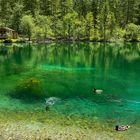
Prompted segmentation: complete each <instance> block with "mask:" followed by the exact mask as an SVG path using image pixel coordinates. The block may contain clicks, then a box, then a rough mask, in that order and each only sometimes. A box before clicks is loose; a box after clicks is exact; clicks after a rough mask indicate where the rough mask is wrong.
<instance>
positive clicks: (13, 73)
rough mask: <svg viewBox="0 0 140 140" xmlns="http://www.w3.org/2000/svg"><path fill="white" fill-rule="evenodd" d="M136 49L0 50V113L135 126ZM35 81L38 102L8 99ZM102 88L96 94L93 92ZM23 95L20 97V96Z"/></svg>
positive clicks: (139, 51) (139, 63)
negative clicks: (47, 103) (24, 84)
mask: <svg viewBox="0 0 140 140" xmlns="http://www.w3.org/2000/svg"><path fill="white" fill-rule="evenodd" d="M139 72H140V44H138V43H137V44H136V43H135V44H134V43H133V44H132V43H129V44H128V43H126V44H123V43H121V44H108V43H106V44H103V43H77V44H68V43H66V44H65V43H63V44H62V43H61V44H59V43H58V44H47V45H39V44H37V45H28V44H21V45H2V44H1V45H0V110H2V111H3V110H9V111H27V112H28V111H31V110H32V111H35V112H36V111H38V112H41V111H43V110H45V98H49V97H56V98H60V99H61V101H60V102H58V103H57V102H56V103H55V104H54V105H52V106H51V107H50V110H51V111H52V112H58V113H60V114H63V115H67V116H68V115H70V116H79V117H81V116H83V117H88V118H94V119H96V120H97V121H101V120H104V121H108V120H114V122H115V123H118V124H122V123H123V124H140V121H139V118H140V76H139ZM29 78H35V79H38V80H39V81H41V87H42V91H43V93H44V95H45V96H44V97H43V98H40V99H38V100H37V99H36V100H34V99H32V98H31V99H29V100H28V99H27V98H28V97H26V98H25V97H24V98H22V97H21V98H14V97H13V96H11V95H12V93H13V92H15V89H16V86H17V85H18V84H19V83H20V82H21V81H23V80H26V79H29ZM94 87H95V88H99V89H103V91H104V92H103V93H102V94H101V95H96V94H94V93H93V88H94ZM25 94H26V93H25Z"/></svg>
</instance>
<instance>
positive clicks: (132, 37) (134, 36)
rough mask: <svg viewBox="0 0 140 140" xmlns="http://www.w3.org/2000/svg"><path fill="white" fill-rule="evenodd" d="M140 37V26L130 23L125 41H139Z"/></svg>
mask: <svg viewBox="0 0 140 140" xmlns="http://www.w3.org/2000/svg"><path fill="white" fill-rule="evenodd" d="M139 37H140V26H139V25H135V24H133V23H130V24H128V25H127V26H126V34H125V39H126V40H127V41H139V40H138V39H139Z"/></svg>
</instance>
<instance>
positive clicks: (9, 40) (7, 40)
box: [3, 39, 13, 43]
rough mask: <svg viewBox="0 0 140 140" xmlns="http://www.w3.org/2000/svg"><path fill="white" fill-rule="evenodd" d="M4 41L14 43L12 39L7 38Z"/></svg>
mask: <svg viewBox="0 0 140 140" xmlns="http://www.w3.org/2000/svg"><path fill="white" fill-rule="evenodd" d="M3 43H13V41H12V40H11V39H5V40H4V41H3Z"/></svg>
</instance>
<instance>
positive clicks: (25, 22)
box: [21, 15, 35, 41]
mask: <svg viewBox="0 0 140 140" xmlns="http://www.w3.org/2000/svg"><path fill="white" fill-rule="evenodd" d="M34 27H35V25H34V21H33V18H32V16H28V15H25V16H23V17H22V19H21V30H22V33H24V34H25V35H26V34H27V36H28V38H29V41H30V40H31V37H32V34H33V30H34Z"/></svg>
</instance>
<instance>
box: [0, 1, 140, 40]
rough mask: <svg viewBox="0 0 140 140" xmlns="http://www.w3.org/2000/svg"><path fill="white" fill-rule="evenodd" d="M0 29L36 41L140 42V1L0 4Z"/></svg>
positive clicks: (15, 2)
mask: <svg viewBox="0 0 140 140" xmlns="http://www.w3.org/2000/svg"><path fill="white" fill-rule="evenodd" d="M0 27H9V28H12V29H14V30H15V31H16V32H18V33H19V34H20V36H21V37H26V38H28V39H29V40H38V41H39V40H49V39H50V40H51V39H52V40H69V41H77V40H78V41H79V40H80V41H111V42H113V41H140V0H0Z"/></svg>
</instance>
